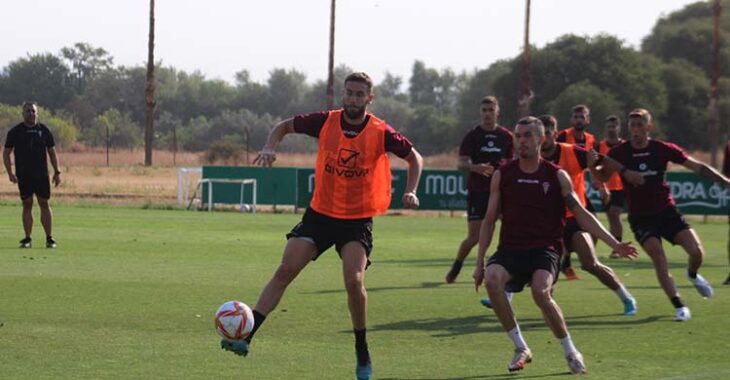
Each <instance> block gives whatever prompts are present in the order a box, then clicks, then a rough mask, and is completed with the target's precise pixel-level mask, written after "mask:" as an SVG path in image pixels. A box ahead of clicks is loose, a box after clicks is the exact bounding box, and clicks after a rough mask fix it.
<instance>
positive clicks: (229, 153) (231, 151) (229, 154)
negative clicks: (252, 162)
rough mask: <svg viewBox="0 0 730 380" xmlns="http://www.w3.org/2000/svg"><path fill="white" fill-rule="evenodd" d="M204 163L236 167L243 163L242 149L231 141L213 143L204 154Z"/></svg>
mask: <svg viewBox="0 0 730 380" xmlns="http://www.w3.org/2000/svg"><path fill="white" fill-rule="evenodd" d="M205 161H206V162H207V163H209V164H215V163H222V164H227V165H238V164H239V163H240V162H242V161H244V154H243V149H242V148H241V147H240V146H239V145H238V144H235V143H233V142H231V141H220V142H215V143H212V144H210V147H209V148H208V150H207V151H206V152H205Z"/></svg>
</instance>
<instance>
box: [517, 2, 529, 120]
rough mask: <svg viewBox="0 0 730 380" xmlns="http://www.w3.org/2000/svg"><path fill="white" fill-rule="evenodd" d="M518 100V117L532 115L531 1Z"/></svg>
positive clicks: (526, 8)
mask: <svg viewBox="0 0 730 380" xmlns="http://www.w3.org/2000/svg"><path fill="white" fill-rule="evenodd" d="M518 94H519V95H518V99H517V116H518V117H523V116H527V115H529V114H530V102H531V101H532V98H533V94H532V89H530V0H527V4H526V7H525V46H524V50H523V52H522V71H521V74H520V90H519V91H518Z"/></svg>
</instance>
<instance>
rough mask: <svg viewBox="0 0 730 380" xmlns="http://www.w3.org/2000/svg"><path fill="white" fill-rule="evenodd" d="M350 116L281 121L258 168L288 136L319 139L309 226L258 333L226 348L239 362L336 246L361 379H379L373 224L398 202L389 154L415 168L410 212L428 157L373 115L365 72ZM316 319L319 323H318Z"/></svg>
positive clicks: (338, 113) (349, 105)
mask: <svg viewBox="0 0 730 380" xmlns="http://www.w3.org/2000/svg"><path fill="white" fill-rule="evenodd" d="M344 87H345V88H344V91H343V96H342V109H338V110H333V111H326V112H319V113H312V114H307V115H300V116H296V117H294V118H290V119H287V120H284V121H282V122H280V123H279V124H277V125H276V127H274V129H272V130H271V133H270V134H269V138H268V140H267V141H266V144H265V145H264V147H263V149H262V150H261V152H260V153H259V155H258V157H256V160H255V161H254V162H255V163H259V164H261V165H262V166H265V167H269V166H271V164H272V163H273V162H274V160H275V159H276V156H275V153H274V149H275V148H276V147H277V145H278V144H279V143H280V142H281V140H282V139H283V138H284V136H285V135H287V134H290V133H304V134H307V135H310V136H313V137H317V138H318V139H319V144H318V145H319V149H318V153H317V163H316V167H315V187H314V196H313V198H312V202H311V203H310V206H309V208H307V210H306V212H305V213H304V216H303V217H302V221H301V222H300V223H299V224H297V225H296V226H295V227H294V228H293V229H292V230H291V232H289V234H287V235H286V237H287V239H288V241H287V244H286V248H284V255H283V257H282V261H281V264H280V265H279V268H278V269H277V270H276V272H275V273H274V276H273V278H271V280H270V281H269V283H268V284H267V285H266V287H265V288H264V290H263V292H262V293H261V295H260V296H259V299H258V302H257V303H256V306H255V307H254V310H253V313H254V322H255V324H254V329H253V331H252V332H251V334H250V335H249V337H248V341H244V342H233V343H231V342H226V341H223V342H221V343H222V346H223V348H225V349H227V350H230V351H233V352H235V353H237V354H239V355H246V354H247V353H248V343H250V342H251V339H252V338H253V336H254V334H255V333H256V331H257V330H258V328H259V327H260V326H261V324H262V323H263V322H264V320H265V319H266V316H267V315H268V314H269V313H270V312H271V311H273V310H274V308H275V307H276V305H277V304H278V303H279V300H281V297H282V296H283V295H284V291H285V290H286V288H287V286H289V284H290V283H291V282H292V281H293V280H294V279H295V278H296V277H297V275H298V274H299V273H300V272H301V270H302V269H304V267H305V266H307V264H308V263H310V262H311V261H314V260H316V259H317V258H318V257H319V255H321V254H322V253H324V252H325V251H326V250H327V249H329V248H330V247H332V246H333V245H334V246H335V250H336V251H337V253H339V255H340V258H341V259H342V273H343V276H344V280H345V289H346V291H347V300H348V306H349V309H350V317H351V320H352V328H353V332H354V334H355V353H356V359H357V360H356V366H355V375H356V377H357V378H358V379H360V380H363V379H369V378H370V377H371V376H372V364H371V360H370V353H369V350H368V344H367V339H366V322H367V306H368V302H367V300H368V296H367V291H366V290H365V284H364V280H365V269H366V268H367V266H368V265H369V264H370V259H369V258H370V251H371V250H372V247H373V237H372V225H373V219H372V218H373V217H374V216H376V215H380V214H383V213H384V212H386V211H387V209H388V206H389V205H390V201H391V171H390V163H389V159H388V155H387V153H388V152H390V153H393V154H395V155H396V156H398V157H400V158H402V159H404V160H405V161H406V162H407V163H408V179H407V181H406V187H405V192H404V194H403V196H402V202H403V206H404V207H405V208H417V207H418V204H419V201H418V197H417V196H416V188H417V187H418V181H419V178H420V175H421V170H422V168H423V160H422V158H421V155H420V154H419V153H418V152H417V151H416V149H415V148H413V146H412V144H411V142H410V141H408V139H406V138H405V137H403V135H401V134H400V133H398V132H396V131H395V130H394V129H393V128H392V127H391V126H390V125H388V124H387V123H386V122H385V121H383V120H381V119H378V118H377V117H375V115H373V114H371V113H369V112H367V108H368V106H369V105H370V103H371V102H372V101H373V98H374V94H373V82H372V79H370V76H368V75H367V74H365V73H353V74H350V75H349V76H347V78H346V79H345V86H344ZM313 318H314V316H313Z"/></svg>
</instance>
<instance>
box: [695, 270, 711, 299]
mask: <svg viewBox="0 0 730 380" xmlns="http://www.w3.org/2000/svg"><path fill="white" fill-rule="evenodd" d="M689 280H690V281H692V284H694V286H695V289H697V292H698V293H700V295H701V296H702V297H705V298H712V296H714V295H715V291H714V290H712V285H710V283H709V282H707V280H705V278H704V277H702V275H700V274H699V273H698V274H697V277H696V278H690V279H689Z"/></svg>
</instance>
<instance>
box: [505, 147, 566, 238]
mask: <svg viewBox="0 0 730 380" xmlns="http://www.w3.org/2000/svg"><path fill="white" fill-rule="evenodd" d="M559 169H560V168H559V167H558V166H556V165H555V164H553V163H551V162H548V161H545V160H543V159H540V166H539V167H538V169H537V171H536V172H534V173H529V174H528V173H524V172H523V171H522V170H520V166H519V161H518V160H513V161H510V162H508V163H507V164H505V165H504V166H502V167H501V168H500V169H499V172H500V175H501V177H500V184H499V185H500V186H499V193H500V200H501V207H502V228H501V231H500V233H499V247H498V249H499V250H500V251H501V250H507V251H510V250H520V251H521V250H529V249H537V248H547V247H552V248H554V249H555V250H556V251H558V252H561V251H562V240H563V228H564V227H565V201H564V200H563V195H562V191H561V189H560V182H559V180H558V170H559Z"/></svg>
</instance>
